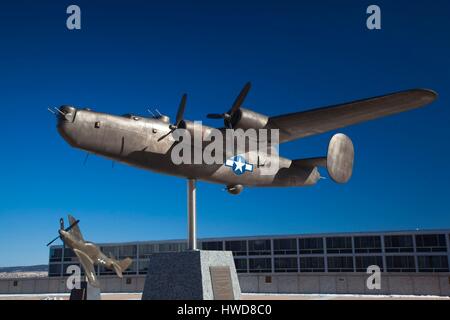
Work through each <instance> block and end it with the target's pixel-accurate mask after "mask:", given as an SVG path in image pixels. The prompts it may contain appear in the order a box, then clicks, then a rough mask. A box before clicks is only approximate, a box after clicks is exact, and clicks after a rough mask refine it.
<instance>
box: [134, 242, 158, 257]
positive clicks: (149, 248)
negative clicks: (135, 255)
mask: <svg viewBox="0 0 450 320" xmlns="http://www.w3.org/2000/svg"><path fill="white" fill-rule="evenodd" d="M155 252H158V245H157V244H141V245H139V258H141V259H142V258H147V257H148V256H149V255H150V254H152V253H155Z"/></svg>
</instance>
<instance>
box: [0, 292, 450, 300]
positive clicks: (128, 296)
mask: <svg viewBox="0 0 450 320" xmlns="http://www.w3.org/2000/svg"><path fill="white" fill-rule="evenodd" d="M68 299H69V294H22V295H0V300H68ZM140 299H141V294H140V293H102V300H140ZM242 300H450V297H438V296H356V295H334V294H326V295H319V294H306V295H305V294H243V295H242Z"/></svg>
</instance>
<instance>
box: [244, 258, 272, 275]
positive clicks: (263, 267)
mask: <svg viewBox="0 0 450 320" xmlns="http://www.w3.org/2000/svg"><path fill="white" fill-rule="evenodd" d="M248 263H249V271H250V272H272V262H271V259H270V258H253V259H248Z"/></svg>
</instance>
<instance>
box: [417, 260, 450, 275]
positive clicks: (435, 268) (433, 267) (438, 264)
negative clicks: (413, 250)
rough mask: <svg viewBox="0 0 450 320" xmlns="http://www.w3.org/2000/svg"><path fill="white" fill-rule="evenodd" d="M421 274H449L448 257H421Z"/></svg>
mask: <svg viewBox="0 0 450 320" xmlns="http://www.w3.org/2000/svg"><path fill="white" fill-rule="evenodd" d="M418 263H419V272H448V271H449V269H448V258H447V256H419V257H418Z"/></svg>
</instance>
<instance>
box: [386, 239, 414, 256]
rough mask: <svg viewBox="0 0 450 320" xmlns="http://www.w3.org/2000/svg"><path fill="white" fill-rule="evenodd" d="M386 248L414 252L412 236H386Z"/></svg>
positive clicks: (387, 249) (394, 250)
mask: <svg viewBox="0 0 450 320" xmlns="http://www.w3.org/2000/svg"><path fill="white" fill-rule="evenodd" d="M384 250H385V251H386V252H413V251H414V247H413V238H412V236H406V235H402V236H385V237H384Z"/></svg>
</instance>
